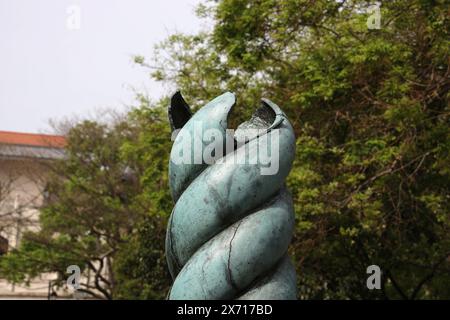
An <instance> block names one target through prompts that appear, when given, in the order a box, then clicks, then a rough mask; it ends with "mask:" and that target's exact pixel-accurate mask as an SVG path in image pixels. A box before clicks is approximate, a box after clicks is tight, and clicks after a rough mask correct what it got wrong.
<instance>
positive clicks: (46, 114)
mask: <svg viewBox="0 0 450 320" xmlns="http://www.w3.org/2000/svg"><path fill="white" fill-rule="evenodd" d="M198 2H199V0H71V1H69V0H39V1H36V0H0V131H1V130H8V131H22V132H43V131H48V130H49V127H48V119H49V118H53V119H61V118H63V117H66V116H68V117H70V116H71V115H74V114H76V115H81V116H82V115H85V114H88V113H89V112H91V111H92V110H95V109H96V108H99V107H100V108H102V107H114V108H118V109H120V108H123V104H130V103H131V102H132V100H133V99H132V97H133V93H132V90H131V89H130V86H132V87H136V88H138V89H139V88H146V90H147V91H148V93H149V94H150V96H151V97H153V98H155V99H156V98H158V97H159V96H161V95H162V94H163V93H164V89H163V88H162V87H161V86H160V84H158V83H155V82H153V81H152V80H150V79H149V76H148V72H147V71H146V70H144V69H143V68H141V67H139V66H136V65H134V64H133V62H132V58H131V57H132V56H133V55H136V54H139V55H144V56H145V57H149V56H150V55H151V53H152V48H153V46H154V44H156V43H158V42H159V41H161V40H163V39H165V38H166V37H167V36H168V35H169V34H171V33H173V32H175V31H183V32H187V33H194V32H196V31H198V30H200V28H201V27H202V26H203V25H202V24H203V22H202V21H200V20H199V19H198V18H197V17H196V16H195V13H194V9H195V6H196V4H197V3H198ZM78 13H79V14H78ZM78 17H79V18H80V19H78ZM78 22H79V23H78Z"/></svg>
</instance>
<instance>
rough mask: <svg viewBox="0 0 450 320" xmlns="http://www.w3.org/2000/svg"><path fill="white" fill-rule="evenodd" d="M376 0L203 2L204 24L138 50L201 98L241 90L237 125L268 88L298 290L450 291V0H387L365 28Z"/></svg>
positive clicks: (384, 294)
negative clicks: (291, 148) (293, 225)
mask: <svg viewBox="0 0 450 320" xmlns="http://www.w3.org/2000/svg"><path fill="white" fill-rule="evenodd" d="M369 4H370V3H369V2H367V1H345V0H341V1H325V0H318V1H308V0H281V1H279V0H239V1H238V0H223V1H211V2H206V4H203V5H201V6H200V7H199V10H198V13H199V14H200V15H203V16H206V17H208V18H209V19H211V20H212V21H213V28H212V30H211V31H210V32H203V33H200V34H197V35H183V34H175V35H172V36H171V37H169V38H168V39H167V40H166V41H165V42H163V43H162V44H161V45H160V46H159V47H158V48H157V50H156V54H155V57H156V58H155V60H153V61H152V62H150V63H148V62H146V61H145V60H144V59H143V58H142V57H138V58H137V59H136V60H137V62H139V63H141V64H142V65H144V66H147V67H149V68H151V70H152V76H153V77H154V78H155V79H157V80H160V81H163V82H166V83H169V84H171V85H173V86H174V87H178V88H179V89H181V91H182V92H183V93H184V94H185V96H186V97H189V98H191V99H195V100H196V101H195V102H194V103H193V105H197V106H201V105H202V104H203V103H204V102H205V101H208V100H210V99H211V98H213V97H215V96H217V95H218V94H219V93H221V92H223V91H225V90H231V91H234V92H236V94H237V97H238V104H237V107H236V109H235V111H234V112H235V113H237V112H238V110H239V113H237V114H235V115H234V116H235V119H234V122H233V123H234V124H235V123H237V121H241V120H242V119H244V118H246V117H247V116H248V115H249V113H250V112H251V110H250V109H251V108H249V106H256V105H257V104H258V103H259V102H258V100H259V98H260V97H261V96H265V97H268V98H270V99H272V100H273V101H275V102H276V103H277V104H279V105H280V106H281V107H282V109H283V110H284V111H286V113H287V114H288V116H289V118H290V119H291V121H292V123H293V125H294V127H295V130H296V134H297V158H296V163H295V165H294V169H293V171H292V173H291V175H290V178H289V181H288V182H289V187H290V189H291V191H292V192H293V195H294V201H295V206H296V215H297V230H296V234H295V239H294V241H293V244H292V248H291V250H292V253H293V254H294V256H295V260H296V266H297V268H298V276H299V277H298V285H299V297H301V298H318V299H322V298H355V299H359V298H384V299H398V298H400V299H417V298H449V297H450V291H449V288H450V285H449V284H450V276H449V274H450V273H449V270H450V250H449V248H450V232H449V231H450V229H449V227H450V216H449V212H450V210H449V209H450V205H449V196H448V195H449V185H450V181H449V174H450V171H449V168H450V163H449V159H450V157H449V150H450V139H449V137H450V130H449V96H450V95H449V87H450V77H449V75H450V69H449V60H448V57H449V48H450V46H449V40H448V39H450V34H449V31H450V30H449V28H450V21H449V16H448V12H449V5H448V2H446V1H439V0H437V1H423V0H413V1H406V0H394V1H386V2H383V3H382V5H381V28H380V29H379V30H376V29H375V30H369V29H368V27H367V20H368V19H369V18H370V15H371V13H369V12H367V9H368V6H369ZM372 264H375V265H378V266H380V268H381V270H382V272H383V276H382V288H381V290H368V289H367V287H366V279H367V277H368V276H369V275H368V274H366V268H367V267H368V266H369V265H372Z"/></svg>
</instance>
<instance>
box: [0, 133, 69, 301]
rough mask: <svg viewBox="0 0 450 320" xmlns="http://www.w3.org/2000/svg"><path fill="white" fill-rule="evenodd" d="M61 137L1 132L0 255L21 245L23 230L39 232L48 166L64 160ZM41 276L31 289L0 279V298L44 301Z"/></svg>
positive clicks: (45, 294)
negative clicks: (40, 211)
mask: <svg viewBox="0 0 450 320" xmlns="http://www.w3.org/2000/svg"><path fill="white" fill-rule="evenodd" d="M65 143H66V141H65V139H64V137H62V136H55V135H43V134H29V133H17V132H6V131H0V255H2V254H6V253H7V252H8V251H9V250H11V249H13V248H16V247H17V246H18V245H19V244H20V240H21V236H22V234H23V232H24V231H26V230H37V229H38V228H39V207H40V206H41V205H42V203H43V202H44V201H45V197H46V180H47V177H48V173H49V166H48V164H49V162H50V161H54V160H55V159H61V158H62V157H64V146H65ZM54 277H55V275H52V274H42V275H41V276H40V277H39V278H38V279H35V280H34V281H33V282H32V283H30V286H18V285H13V284H10V283H7V282H6V281H5V280H2V279H0V298H45V299H46V298H47V297H48V295H49V282H50V281H51V280H52V279H53V278H54Z"/></svg>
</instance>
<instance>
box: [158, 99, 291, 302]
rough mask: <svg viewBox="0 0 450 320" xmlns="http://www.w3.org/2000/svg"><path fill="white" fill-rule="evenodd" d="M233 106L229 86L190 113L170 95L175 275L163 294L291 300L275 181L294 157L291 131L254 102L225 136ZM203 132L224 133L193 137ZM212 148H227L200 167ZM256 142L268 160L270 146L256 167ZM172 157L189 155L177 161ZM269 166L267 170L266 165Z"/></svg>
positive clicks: (269, 108)
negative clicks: (245, 118) (250, 110)
mask: <svg viewBox="0 0 450 320" xmlns="http://www.w3.org/2000/svg"><path fill="white" fill-rule="evenodd" d="M234 104H235V96H234V94H232V93H229V92H228V93H225V94H223V95H221V96H219V97H217V98H215V99H214V100H212V101H211V102H209V103H208V104H206V105H205V106H204V107H203V108H201V109H200V110H198V111H197V112H196V113H195V114H194V115H192V114H191V111H190V108H189V106H188V105H187V104H186V102H185V101H184V99H183V97H182V96H181V94H180V93H179V92H177V93H176V94H175V95H174V96H173V97H172V100H171V105H170V107H169V120H170V123H171V127H172V130H177V132H178V133H177V135H176V138H175V140H174V144H173V147H172V150H171V155H170V163H169V179H170V189H171V193H172V197H173V199H174V202H175V207H174V209H173V211H172V214H171V216H170V220H169V224H168V228H167V236H166V255H167V262H168V266H169V270H170V273H171V275H172V278H173V279H174V283H173V286H172V288H171V291H170V293H169V295H168V298H169V299H295V298H296V276H295V269H294V267H293V265H292V264H291V262H290V259H289V257H288V256H287V249H288V245H289V243H290V241H291V237H292V233H293V229H294V210H293V205H292V199H291V196H290V194H289V193H288V192H287V190H286V189H285V187H284V181H285V179H286V177H287V175H288V174H289V171H290V170H291V167H292V162H293V160H294V153H295V137H294V132H293V129H292V126H291V124H290V123H289V121H288V119H287V118H286V115H285V114H284V113H283V112H282V111H281V110H280V108H279V107H278V106H277V105H275V104H274V103H272V102H271V101H269V100H266V99H263V100H262V106H261V107H260V108H259V109H258V110H257V111H256V112H255V113H254V114H253V116H252V118H251V119H250V120H249V121H247V122H245V123H243V124H241V125H240V126H239V127H238V129H237V130H236V132H235V134H234V136H230V135H229V133H228V132H227V118H228V114H229V112H230V111H231V109H232V107H233V106H234ZM199 129H201V130H199ZM208 129H213V130H214V132H219V133H220V134H221V135H222V138H224V139H217V137H215V139H210V138H211V137H209V138H208V137H206V138H205V137H204V136H200V135H201V132H203V133H204V132H206V131H208ZM249 129H258V134H255V133H254V132H255V130H249ZM274 138H277V139H276V140H274ZM230 141H231V143H232V145H231V148H227V147H230V145H229V143H230ZM272 141H278V144H277V145H274V144H273V143H272ZM239 142H243V143H239ZM211 147H214V148H213V149H214V150H215V151H214V152H216V151H217V150H223V151H224V152H223V154H225V153H226V151H228V153H226V154H225V155H224V156H222V154H215V155H214V157H215V158H214V161H213V162H212V163H211V162H210V163H208V161H206V160H205V159H203V158H202V155H203V154H204V152H208V151H211V149H212V148H211ZM264 148H266V149H265V150H270V155H271V156H273V155H274V154H275V153H277V152H278V154H279V159H276V158H270V162H267V163H259V162H258V161H257V160H258V154H259V156H261V150H263V149H264ZM258 150H259V151H258ZM214 152H213V153H214ZM199 153H200V157H199ZM180 154H183V156H184V157H185V158H184V159H189V160H190V161H184V162H183V163H180V161H179V160H176V159H178V158H179V157H180ZM236 159H241V160H242V159H245V160H246V161H244V162H245V163H243V161H236ZM275 161H277V162H278V163H275ZM277 165H278V166H277ZM270 166H272V169H274V168H275V170H272V171H268V170H267V169H268V167H270Z"/></svg>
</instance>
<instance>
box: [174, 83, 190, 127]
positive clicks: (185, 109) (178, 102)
mask: <svg viewBox="0 0 450 320" xmlns="http://www.w3.org/2000/svg"><path fill="white" fill-rule="evenodd" d="M168 115H169V122H170V127H171V129H172V131H175V130H177V129H181V128H183V126H184V125H185V124H186V122H188V121H189V119H190V118H191V117H192V112H191V108H190V107H189V105H188V104H187V103H186V101H184V99H183V96H182V95H181V92H180V91H177V92H175V94H174V95H173V96H172V98H171V99H170V105H169V111H168Z"/></svg>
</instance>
